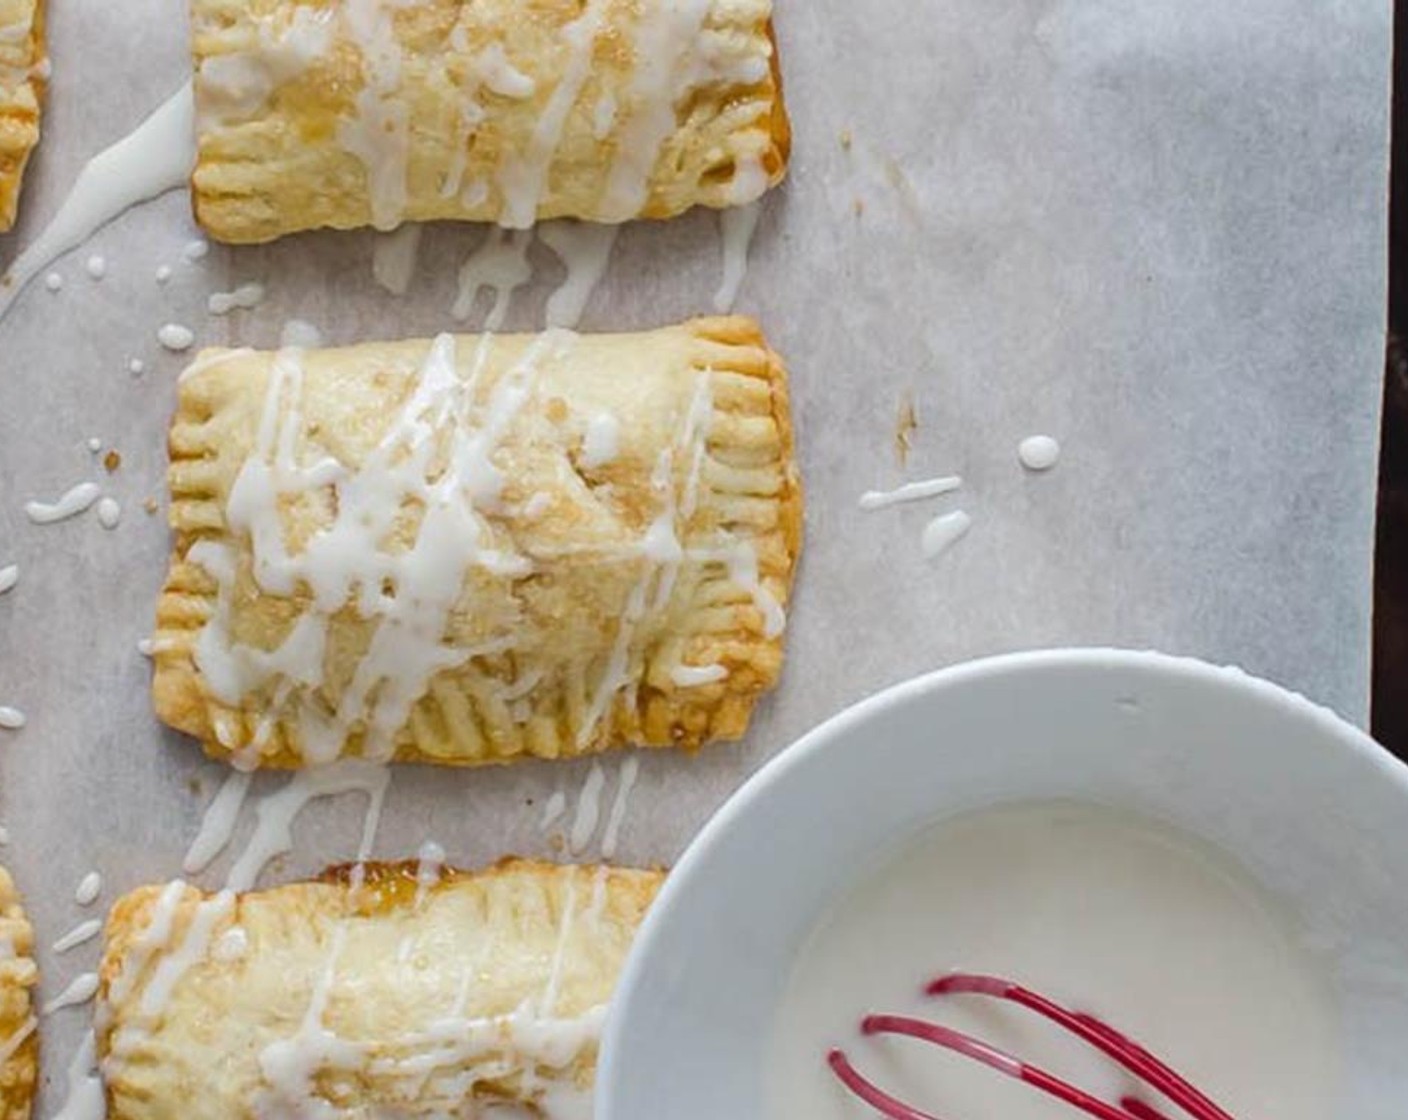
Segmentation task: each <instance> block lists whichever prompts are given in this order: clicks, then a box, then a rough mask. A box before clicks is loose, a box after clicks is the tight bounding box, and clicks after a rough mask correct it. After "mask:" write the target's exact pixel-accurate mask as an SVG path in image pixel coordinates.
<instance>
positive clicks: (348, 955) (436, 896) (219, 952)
mask: <svg viewBox="0 0 1408 1120" xmlns="http://www.w3.org/2000/svg"><path fill="white" fill-rule="evenodd" d="M358 874H359V872H357V871H356V870H349V869H344V870H343V871H341V872H340V873H338V874H335V875H334V876H333V877H331V878H330V879H325V880H324V881H322V882H315V883H297V884H293V885H291V886H284V887H278V888H275V889H273V890H268V891H259V892H253V893H250V894H245V895H239V896H236V895H234V894H232V893H224V894H217V895H208V894H203V893H202V892H200V891H198V890H196V889H195V888H193V887H188V886H185V885H184V884H182V883H173V884H171V885H170V886H168V887H166V888H164V889H163V888H160V887H147V888H143V889H142V890H139V891H136V892H134V893H132V894H130V895H128V896H126V897H125V898H123V899H121V900H120V901H119V902H118V903H117V905H116V906H115V907H114V909H113V912H112V915H111V917H110V918H109V921H108V928H107V944H106V949H105V952H104V954H103V960H102V964H101V966H100V974H101V978H102V980H101V988H100V991H99V995H98V1000H99V1003H98V1011H97V1021H98V1024H99V1032H98V1053H99V1057H100V1059H101V1068H102V1071H103V1077H104V1081H105V1082H106V1086H107V1094H108V1102H109V1107H108V1115H109V1117H110V1120H246V1118H248V1117H252V1116H259V1117H334V1116H338V1117H358V1118H370V1117H406V1118H410V1117H425V1118H430V1117H437V1116H442V1117H443V1116H478V1115H480V1112H479V1110H478V1108H477V1107H476V1105H478V1104H482V1103H488V1102H491V1101H498V1102H518V1103H521V1104H525V1105H528V1106H530V1107H532V1108H533V1109H535V1110H536V1113H537V1114H538V1115H542V1116H544V1117H545V1118H548V1120H571V1118H573V1117H579V1116H584V1115H588V1114H589V1111H590V1098H591V1092H592V1085H593V1080H594V1075H595V1068H596V1053H597V1044H598V1039H599V1037H600V1031H601V1027H602V1023H603V1020H604V1018H605V1014H606V1009H607V1005H608V1003H609V1001H610V999H611V996H612V993H613V990H614V988H615V985H616V980H617V977H618V975H619V973H620V971H621V966H622V964H623V963H624V961H625V958H626V954H627V952H628V951H629V949H630V946H631V942H632V939H633V938H634V937H635V933H636V929H637V927H638V926H639V925H640V922H641V919H642V918H643V917H644V915H645V912H646V909H647V908H648V907H649V905H650V903H651V901H652V899H653V898H654V896H655V892H656V891H657V890H658V888H659V886H660V882H661V879H662V875H661V874H660V873H658V872H651V871H627V870H622V869H619V868H608V867H557V866H553V865H549V864H542V863H529V862H523V861H508V862H505V863H503V864H500V865H499V866H498V867H495V868H492V869H490V870H488V871H484V872H480V873H477V874H468V873H464V872H457V871H445V872H444V873H443V874H442V875H441V877H440V878H439V879H438V880H436V881H433V882H429V883H427V882H425V881H424V879H421V881H419V882H418V876H417V873H416V865H415V864H410V865H392V866H370V867H367V868H365V869H364V870H363V871H362V872H361V873H360V874H363V875H364V876H365V878H364V880H363V881H362V883H361V885H360V886H359V885H358V883H357V876H358Z"/></svg>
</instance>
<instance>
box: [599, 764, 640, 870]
mask: <svg viewBox="0 0 1408 1120" xmlns="http://www.w3.org/2000/svg"><path fill="white" fill-rule="evenodd" d="M638 777H640V759H639V758H637V757H636V756H635V755H630V756H628V757H627V758H626V760H625V762H623V763H621V772H620V774H619V775H618V776H617V778H616V799H615V800H614V801H613V802H612V803H611V813H610V815H609V816H608V817H607V818H606V832H605V833H603V834H602V837H601V856H602V858H603V859H612V858H614V857H615V855H616V842H617V840H618V839H619V838H620V835H621V825H622V823H623V822H624V821H625V819H626V808H627V806H628V805H629V804H630V800H631V790H633V789H634V788H635V784H636V779H637V778H638Z"/></svg>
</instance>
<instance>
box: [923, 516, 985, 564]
mask: <svg viewBox="0 0 1408 1120" xmlns="http://www.w3.org/2000/svg"><path fill="white" fill-rule="evenodd" d="M972 527H973V519H972V518H971V517H969V516H968V514H966V513H964V512H963V510H961V509H960V510H956V511H954V512H953V513H946V514H944V515H943V516H942V517H936V518H934V520H933V521H931V522H929V524H928V526H927V527H926V528H925V530H924V536H923V538H922V539H921V541H920V548H921V549H922V550H923V552H924V558H925V559H926V560H935V559H937V558H938V557H939V556H941V555H943V554H944V553H945V552H947V551H948V550H949V549H950V548H952V547H953V546H954V545H956V544H957V543H958V542H959V541H960V540H962V539H963V538H964V537H965V536H967V535H968V530H969V529H971V528H972Z"/></svg>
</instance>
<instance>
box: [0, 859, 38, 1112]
mask: <svg viewBox="0 0 1408 1120" xmlns="http://www.w3.org/2000/svg"><path fill="white" fill-rule="evenodd" d="M33 953H34V931H33V930H32V929H30V926H29V921H28V920H27V919H26V918H25V916H24V910H23V909H21V907H20V899H19V894H18V892H17V891H16V890H15V884H14V881H13V880H12V879H11V878H10V874H9V872H8V871H6V870H5V869H4V868H3V867H0V1120H28V1117H29V1112H30V1104H31V1102H32V1100H33V1098H34V1083H35V1078H36V1076H37V1074H38V1066H39V1035H38V1025H39V1024H38V1020H37V1019H36V1017H35V1014H34V1007H33V1003H32V993H33V990H34V986H35V984H36V983H38V981H39V970H38V969H37V968H35V966H34V960H33Z"/></svg>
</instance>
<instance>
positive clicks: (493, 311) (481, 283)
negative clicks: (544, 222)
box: [450, 227, 533, 331]
mask: <svg viewBox="0 0 1408 1120" xmlns="http://www.w3.org/2000/svg"><path fill="white" fill-rule="evenodd" d="M532 243H533V235H532V233H531V232H525V231H520V230H506V229H500V228H498V227H493V228H491V229H490V230H489V232H488V235H487V236H486V237H485V238H484V241H483V243H482V244H481V245H480V246H479V247H478V248H477V249H475V250H474V251H473V252H472V253H470V254H469V256H467V257H466V258H465V260H464V264H462V265H460V272H459V293H458V295H456V297H455V302H454V305H453V306H452V307H451V308H450V314H451V315H453V316H454V317H455V318H456V319H458V320H460V321H461V322H463V321H464V320H466V319H468V318H469V316H470V315H471V314H472V313H473V311H474V305H475V303H476V302H477V301H478V299H479V293H480V292H481V291H485V290H487V291H488V292H489V293H490V294H491V295H492V296H493V300H494V303H493V306H492V307H491V308H490V311H489V317H488V318H487V319H485V320H484V329H485V330H487V331H496V330H498V329H499V328H500V327H501V326H503V323H504V319H505V318H506V317H507V316H508V307H509V303H510V301H511V300H512V299H513V293H514V292H516V291H517V290H518V289H519V288H521V287H523V286H524V285H526V284H529V283H531V282H532V280H533V266H532V265H530V264H529V263H528V249H529V247H530V246H531V245H532Z"/></svg>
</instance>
